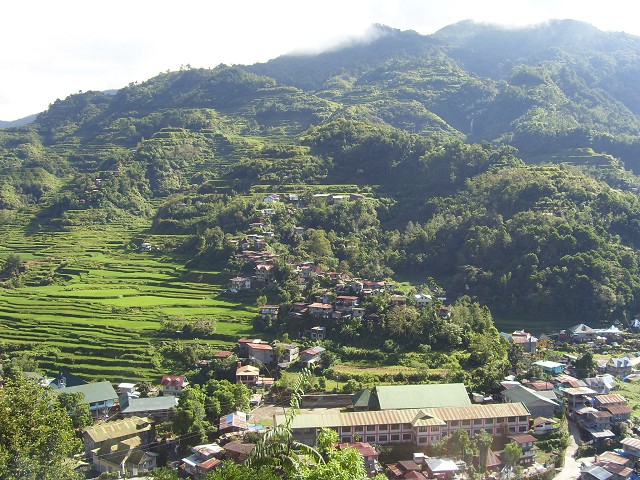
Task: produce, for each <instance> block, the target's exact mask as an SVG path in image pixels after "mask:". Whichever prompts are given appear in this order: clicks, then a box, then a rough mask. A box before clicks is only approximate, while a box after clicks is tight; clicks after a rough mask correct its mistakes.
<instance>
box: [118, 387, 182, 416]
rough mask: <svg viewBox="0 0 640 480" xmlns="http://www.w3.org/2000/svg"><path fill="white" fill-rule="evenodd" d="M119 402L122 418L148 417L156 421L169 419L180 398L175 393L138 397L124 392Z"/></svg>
mask: <svg viewBox="0 0 640 480" xmlns="http://www.w3.org/2000/svg"><path fill="white" fill-rule="evenodd" d="M119 402H120V414H119V416H120V418H126V417H134V416H136V417H147V418H151V419H153V420H154V421H156V422H164V421H166V420H168V419H169V413H170V412H171V409H172V408H174V407H176V406H178V398H177V397H175V396H173V395H165V396H162V397H143V398H136V397H130V396H129V395H128V394H126V393H123V394H122V395H120V400H119Z"/></svg>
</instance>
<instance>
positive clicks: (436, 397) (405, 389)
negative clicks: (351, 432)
mask: <svg viewBox="0 0 640 480" xmlns="http://www.w3.org/2000/svg"><path fill="white" fill-rule="evenodd" d="M376 395H377V397H378V402H379V403H380V410H392V409H403V408H433V407H464V406H468V405H471V400H469V394H468V393H467V389H466V388H465V387H464V384H463V383H444V384H432V385H381V386H377V387H376Z"/></svg>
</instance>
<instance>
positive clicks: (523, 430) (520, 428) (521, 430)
mask: <svg viewBox="0 0 640 480" xmlns="http://www.w3.org/2000/svg"><path fill="white" fill-rule="evenodd" d="M518 431H519V432H520V433H522V432H526V431H527V427H518Z"/></svg>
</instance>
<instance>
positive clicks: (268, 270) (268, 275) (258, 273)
mask: <svg viewBox="0 0 640 480" xmlns="http://www.w3.org/2000/svg"><path fill="white" fill-rule="evenodd" d="M272 270H273V265H271V264H268V263H259V264H258V265H256V267H255V270H254V271H255V278H256V281H258V282H261V283H269V282H270V281H271V280H272V279H273V272H272Z"/></svg>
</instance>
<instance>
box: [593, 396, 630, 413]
mask: <svg viewBox="0 0 640 480" xmlns="http://www.w3.org/2000/svg"><path fill="white" fill-rule="evenodd" d="M626 404H627V399H626V398H624V395H620V394H619V393H610V394H609V395H595V396H594V397H593V406H594V407H596V408H598V409H602V408H604V407H612V406H614V405H626Z"/></svg>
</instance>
